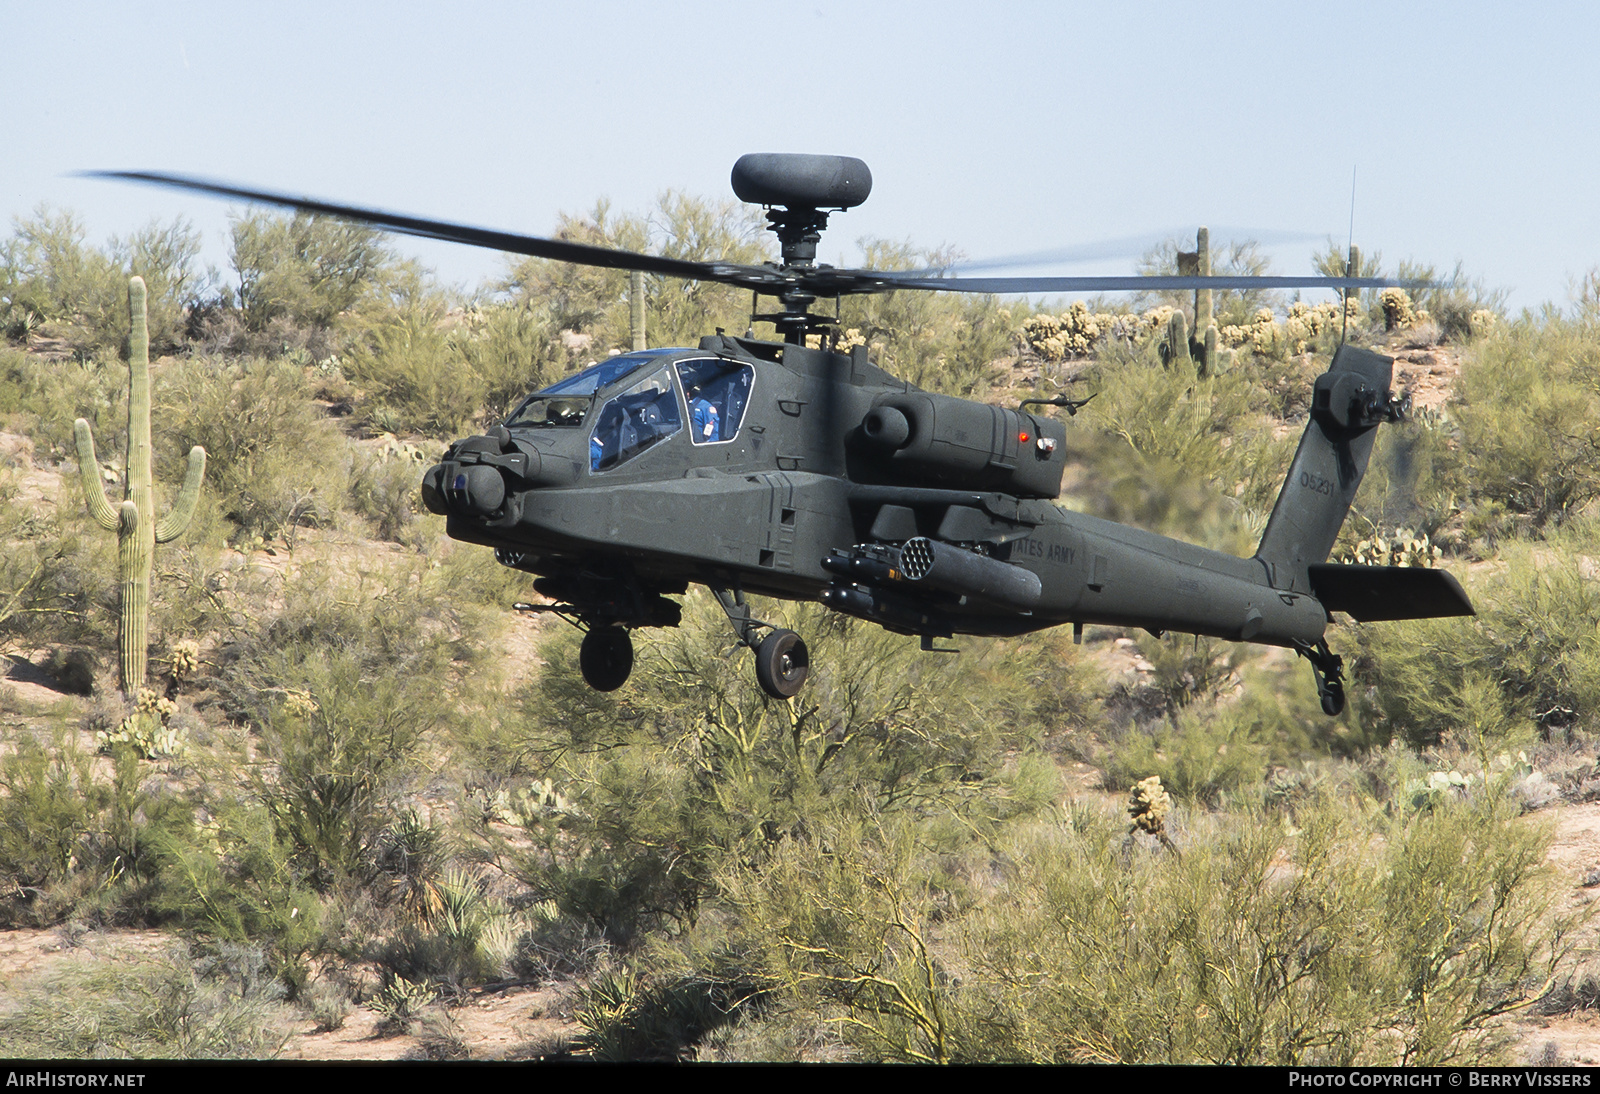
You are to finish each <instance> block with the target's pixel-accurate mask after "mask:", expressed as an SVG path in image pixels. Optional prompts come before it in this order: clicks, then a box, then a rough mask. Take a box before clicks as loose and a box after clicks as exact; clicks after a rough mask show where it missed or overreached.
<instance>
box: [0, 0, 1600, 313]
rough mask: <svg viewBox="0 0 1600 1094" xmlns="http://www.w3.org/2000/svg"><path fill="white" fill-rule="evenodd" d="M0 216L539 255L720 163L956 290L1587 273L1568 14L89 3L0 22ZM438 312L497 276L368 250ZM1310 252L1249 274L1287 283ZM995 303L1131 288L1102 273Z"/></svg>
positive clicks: (712, 184)
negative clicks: (126, 178) (446, 224)
mask: <svg viewBox="0 0 1600 1094" xmlns="http://www.w3.org/2000/svg"><path fill="white" fill-rule="evenodd" d="M3 10H4V26H5V29H6V38H7V41H8V46H9V48H8V50H7V53H8V56H7V59H6V84H7V89H8V93H7V101H6V108H5V110H4V112H3V115H0V149H3V151H0V212H3V213H4V214H5V215H6V217H7V218H11V217H16V216H20V215H26V214H28V213H30V212H31V211H32V210H33V209H34V208H35V207H36V206H38V205H39V204H40V203H42V202H43V203H49V204H51V205H53V206H56V207H60V208H67V209H70V210H73V211H75V212H76V213H78V214H79V215H80V216H81V217H82V218H83V219H84V220H85V222H86V224H87V226H88V228H89V233H90V239H91V241H93V242H95V243H104V242H105V240H106V238H107V237H108V236H110V235H112V234H114V233H123V234H125V233H128V232H131V231H133V230H136V229H137V228H139V227H142V226H143V225H144V224H145V223H147V222H148V221H149V220H150V219H151V218H152V217H161V218H163V219H169V218H171V217H173V216H175V215H183V216H186V217H188V218H189V219H191V220H192V221H193V222H194V224H195V225H196V226H197V227H199V228H200V229H201V230H202V231H203V233H204V234H205V238H206V248H207V249H206V259H207V260H208V261H210V262H212V263H215V264H216V265H217V266H219V267H222V268H226V265H227V260H226V254H227V246H226V232H227V224H228V220H227V213H228V210H229V206H228V205H227V204H226V203H224V202H220V201H213V200H209V199H205V198H201V197H199V196H196V195H185V194H177V193H163V192H160V191H156V190H150V189H145V188H141V187H134V186H127V185H120V184H113V183H110V182H103V181H92V180H85V179H76V178H71V177H69V175H70V173H71V172H74V171H80V170H88V169H128V170H155V171H172V172H183V173H191V174H199V175H204V176H208V177H212V178H216V179H221V180H224V181H230V182H234V183H238V184H242V185H246V186H254V187H260V188H264V189H276V190H284V191H289V192H294V193H301V194H306V195H310V196H314V197H321V198H325V199H328V200H333V201H340V202H348V203H353V204H365V205H370V206H376V207H380V208H385V209H391V210H394V211H398V212H405V213H412V214H416V215H422V216H431V217H438V218H443V219H454V220H459V221H462V222H465V223H468V224H474V225H481V226H485V227H491V228H500V229H505V230H510V231H520V232H528V233H532V234H536V235H544V234H548V233H550V232H551V231H552V229H553V228H554V225H555V223H556V217H557V214H559V213H561V212H573V213H577V212H583V211H585V210H587V209H589V208H590V207H592V206H593V204H594V202H595V200H596V199H597V198H600V197H602V196H605V197H609V198H610V199H611V201H612V203H613V205H614V207H616V208H618V209H621V210H629V211H635V210H640V211H642V210H644V209H645V208H646V207H647V206H648V205H649V204H650V203H651V202H652V201H653V200H654V198H655V196H656V195H657V194H658V193H659V192H661V191H663V190H665V189H668V188H679V189H684V190H688V191H690V192H692V193H696V194H700V195H704V196H708V197H717V198H722V197H731V196H732V195H731V192H730V191H729V189H728V171H729V169H730V168H731V167H732V165H733V161H734V160H735V159H737V158H738V156H739V155H740V154H742V153H744V152H752V151H796V152H829V153H840V154H845V155H853V156H859V157H861V158H862V159H864V160H866V161H867V163H868V164H869V165H870V167H871V169H872V172H873V178H874V187H873V193H872V196H871V198H870V199H869V200H868V201H867V203H866V204H865V205H863V206H862V207H861V208H859V209H856V210H852V211H850V212H848V213H842V214H835V215H834V217H833V221H832V226H831V227H830V229H829V232H828V234H827V235H826V236H825V237H824V239H823V245H822V249H821V253H820V256H819V257H821V258H822V259H824V260H826V261H833V262H835V263H840V262H845V263H853V262H855V261H857V260H858V259H859V253H858V252H857V251H856V249H855V246H854V242H855V240H857V239H858V238H861V237H865V236H877V237H885V238H890V239H896V240H910V241H912V242H914V243H916V244H918V245H920V246H929V247H931V246H939V245H951V246H955V247H958V248H960V249H961V250H962V251H964V252H965V253H966V254H967V255H969V256H970V257H971V258H973V259H981V258H985V257H990V256H997V255H1009V254H1017V253H1024V252H1030V251H1037V250H1041V249H1046V248H1056V247H1068V246H1071V245H1076V244H1085V243H1091V242H1094V241H1098V240H1104V239H1115V238H1121V237H1127V236H1142V235H1152V236H1154V235H1160V234H1162V233H1165V232H1167V231H1168V230H1171V229H1174V228H1176V227H1178V226H1192V225H1198V224H1211V225H1243V226H1249V227H1253V228H1259V229H1263V230H1268V229H1270V230H1274V231H1279V232H1302V233H1312V234H1315V235H1316V236H1317V237H1318V238H1319V239H1322V238H1324V237H1326V236H1330V235H1331V236H1334V237H1335V238H1337V239H1338V241H1339V242H1340V245H1341V246H1342V245H1343V241H1344V238H1345V235H1346V232H1347V230H1348V227H1349V223H1350V217H1351V207H1350V196H1351V175H1352V171H1354V173H1355V180H1356V187H1355V189H1356V195H1355V239H1356V242H1357V243H1358V244H1360V245H1361V246H1362V247H1363V248H1364V249H1365V250H1366V251H1368V252H1369V253H1370V252H1371V251H1374V250H1376V251H1381V252H1382V254H1383V257H1384V260H1385V264H1386V266H1387V267H1389V268H1391V269H1392V267H1393V265H1394V263H1395V262H1396V260H1398V259H1402V258H1409V259H1412V260H1415V261H1420V262H1426V263H1432V264H1434V265H1435V266H1437V267H1440V268H1441V270H1448V269H1449V268H1451V267H1453V266H1454V265H1455V263H1456V262H1457V261H1460V262H1462V263H1463V264H1464V265H1465V269H1466V272H1467V273H1468V274H1469V275H1471V276H1473V277H1477V278H1481V279H1482V280H1483V281H1484V282H1486V283H1487V284H1488V285H1489V286H1491V287H1498V288H1504V289H1506V290H1508V291H1509V292H1510V294H1511V295H1510V302H1511V304H1512V306H1513V308H1521V307H1537V306H1539V305H1540V304H1542V303H1545V302H1553V303H1555V304H1557V305H1563V304H1565V303H1566V302H1567V299H1568V289H1569V285H1570V284H1571V283H1572V281H1573V280H1574V279H1576V278H1578V277H1580V276H1581V275H1582V274H1583V273H1584V272H1585V271H1586V270H1588V269H1590V268H1591V267H1594V266H1596V265H1600V208H1597V203H1596V201H1595V191H1596V188H1597V186H1600V136H1597V131H1600V124H1597V119H1600V79H1597V78H1596V76H1595V74H1594V64H1595V60H1594V59H1595V57H1596V56H1597V55H1600V7H1597V6H1595V5H1590V4H1578V3H1548V4H1537V3H1534V4H1522V5H1516V4H1508V3H1505V2H1504V0H1498V2H1495V3H1476V2H1475V3H1452V4H1411V3H1403V2H1388V3H1362V2H1340V3H1329V4H1318V5H1309V4H1304V3H1295V4H1288V3H1285V4H1267V3H1240V2H1227V0H1219V2H1215V3H1207V4H1194V5H1188V4H1155V3H1145V4H1141V3H1136V2H1126V3H1115V4H1112V3H1106V4H1092V3H1004V2H999V0H991V2H989V3H985V4H982V5H980V4H978V3H975V2H972V0H962V2H955V3H939V2H921V3H890V2H873V0H858V2H855V3H847V2H839V0H809V2H807V0H801V2H794V3H781V4H780V3H736V2H732V0H725V2H712V0H705V2H693V3H689V2H686V3H669V2H656V3H631V2H616V3H604V2H591V3H587V4H584V5H575V4H571V3H562V4H546V3H520V4H512V3H506V4H491V3H478V4H472V3H450V4H440V5H420V4H405V3H383V4H377V3H336V2H332V0H325V2H322V3H272V4H238V3H235V4H228V3H216V2H211V3H203V4H202V3H195V4H180V3H160V2H149V3H144V4H138V5H130V4H128V3H126V2H120V3H115V4H112V3H71V2H66V0H61V2H56V3H51V4H43V3H38V2H37V0H3ZM399 246H400V249H401V250H402V251H404V252H405V253H409V254H415V255H417V256H419V257H421V258H422V259H423V260H424V261H425V262H426V263H427V264H429V265H430V266H432V267H433V268H434V269H435V270H437V271H438V273H439V274H440V276H441V277H442V278H444V279H445V280H447V281H450V282H454V283H459V284H464V285H468V286H473V285H476V284H477V283H478V282H479V281H480V280H481V279H483V278H485V277H489V276H493V275H495V274H497V273H498V272H499V271H500V270H501V268H502V262H501V259H500V258H499V256H497V255H494V254H492V253H488V252H478V251H474V250H472V249H470V248H465V247H460V246H453V245H448V244H434V243H427V242H423V241H411V240H403V241H401V242H400V243H399ZM1315 246H1316V245H1315V244H1311V243H1300V244H1294V245H1285V246H1278V247H1275V248H1272V253H1273V256H1274V272H1278V273H1287V274H1292V273H1309V272H1311V271H1310V257H1311V252H1312V251H1313V249H1315ZM1021 272H1036V273H1049V272H1059V273H1064V274H1074V273H1084V274H1088V273H1130V272H1133V260H1132V258H1131V257H1129V258H1121V259H1117V260H1113V261H1099V262H1095V263H1087V264H1079V265H1074V266H1062V267H1058V268H1055V269H1039V270H1030V271H1021Z"/></svg>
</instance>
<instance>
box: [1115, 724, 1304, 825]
mask: <svg viewBox="0 0 1600 1094" xmlns="http://www.w3.org/2000/svg"><path fill="white" fill-rule="evenodd" d="M1284 720H1285V719H1283V718H1282V717H1281V716H1280V715H1279V714H1278V712H1277V711H1276V710H1275V709H1274V707H1273V706H1272V705H1271V704H1262V703H1258V702H1257V703H1247V704H1241V705H1225V706H1219V707H1194V708H1191V709H1187V710H1184V711H1182V712H1181V713H1179V714H1177V715H1175V716H1173V717H1171V718H1170V719H1169V720H1167V721H1164V722H1158V723H1155V724H1153V725H1149V726H1145V727H1136V728H1130V729H1129V730H1127V731H1125V732H1124V734H1123V735H1122V737H1121V739H1120V740H1119V741H1118V742H1117V743H1116V744H1115V745H1114V746H1113V748H1112V750H1111V753H1110V755H1109V757H1108V758H1107V760H1106V763H1105V776H1104V777H1105V784H1106V787H1107V788H1108V789H1112V790H1126V789H1127V788H1129V787H1131V786H1133V785H1134V784H1135V783H1137V782H1139V781H1140V780H1142V779H1145V778H1148V777H1149V776H1151V775H1159V776H1160V777H1161V784H1162V785H1163V786H1165V787H1166V788H1167V789H1168V790H1169V791H1171V793H1172V794H1173V795H1174V796H1176V797H1178V798H1180V799H1184V800H1188V801H1197V802H1201V803H1204V804H1207V805H1213V806H1214V805H1218V804H1220V802H1221V800H1222V796H1223V795H1224V794H1225V793H1227V792H1229V791H1233V790H1238V789H1240V788H1242V787H1245V786H1250V785H1254V784H1257V783H1259V782H1260V781H1261V779H1262V777H1263V776H1264V775H1265V774H1266V770H1267V763H1268V762H1269V761H1270V760H1273V759H1276V758H1281V756H1282V745H1281V744H1280V739H1279V731H1280V730H1281V729H1282V728H1283V727H1282V722H1283V721H1284Z"/></svg>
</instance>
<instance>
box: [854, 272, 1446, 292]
mask: <svg viewBox="0 0 1600 1094" xmlns="http://www.w3.org/2000/svg"><path fill="white" fill-rule="evenodd" d="M853 272H860V273H863V274H866V273H868V271H853ZM870 276H872V277H875V278H877V279H879V280H880V281H886V282H888V283H889V285H888V286H887V287H888V288H895V289H931V290H934V291H936V292H975V293H996V294H998V293H1052V292H1140V291H1142V290H1148V289H1240V290H1244V289H1388V288H1413V287H1427V286H1428V285H1431V284H1432V282H1427V281H1400V280H1396V279H1395V278H1391V277H1225V276H1212V277H1193V276H1181V277H1178V276H1175V277H1168V276H1164V275H1160V276H1152V277H921V276H918V275H917V274H915V273H912V274H905V273H897V272H894V271H883V272H872V273H870Z"/></svg>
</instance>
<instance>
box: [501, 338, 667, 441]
mask: <svg viewBox="0 0 1600 1094" xmlns="http://www.w3.org/2000/svg"><path fill="white" fill-rule="evenodd" d="M672 352H673V351H672V350H668V349H654V350H644V351H642V352H639V353H622V354H618V355H617V356H616V357H609V358H607V359H606V360H604V361H601V362H600V363H599V364H598V365H591V366H590V367H589V368H586V369H584V370H583V371H582V372H580V373H578V374H576V375H574V376H568V377H567V378H566V379H564V380H558V381H557V382H556V383H553V384H551V385H550V386H549V387H547V388H544V389H543V390H541V391H536V392H534V393H533V394H532V395H530V396H528V397H527V398H526V399H525V400H523V402H522V405H521V406H519V407H517V409H516V410H514V411H512V413H511V416H510V417H509V418H507V419H506V422H505V424H506V427H507V428H508V429H517V428H520V427H524V426H534V427H539V428H548V427H550V426H576V425H582V424H583V419H584V416H585V415H586V414H587V413H588V412H589V405H590V404H591V403H592V402H593V401H594V396H595V393H596V392H598V391H600V390H602V389H603V388H607V387H610V386H611V385H612V384H614V383H616V382H617V381H619V380H622V379H624V378H626V377H627V376H628V375H630V374H631V373H633V372H636V371H638V370H639V369H641V368H644V367H645V366H646V365H648V364H650V363H651V362H652V361H654V360H656V358H658V357H660V356H662V355H663V354H666V353H672Z"/></svg>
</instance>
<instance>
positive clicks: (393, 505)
mask: <svg viewBox="0 0 1600 1094" xmlns="http://www.w3.org/2000/svg"><path fill="white" fill-rule="evenodd" d="M411 452H415V453H416V454H418V455H421V454H422V451H421V449H412V450H411ZM411 452H407V451H403V450H402V451H384V450H378V451H375V452H367V453H357V454H356V455H355V457H354V459H353V461H352V464H351V468H350V494H349V500H350V505H351V507H352V508H353V509H354V510H355V511H356V513H358V514H359V515H361V516H363V517H365V518H367V520H369V521H371V522H372V530H373V531H374V532H375V533H376V534H377V535H378V537H379V538H380V539H388V540H393V541H395V542H396V543H415V542H417V541H418V536H419V531H420V530H419V528H418V524H419V518H420V517H421V515H422V513H423V508H422V495H421V493H420V490H421V485H422V472H423V470H424V469H425V466H426V465H425V464H424V463H423V462H421V461H419V460H416V459H412V458H411Z"/></svg>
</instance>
